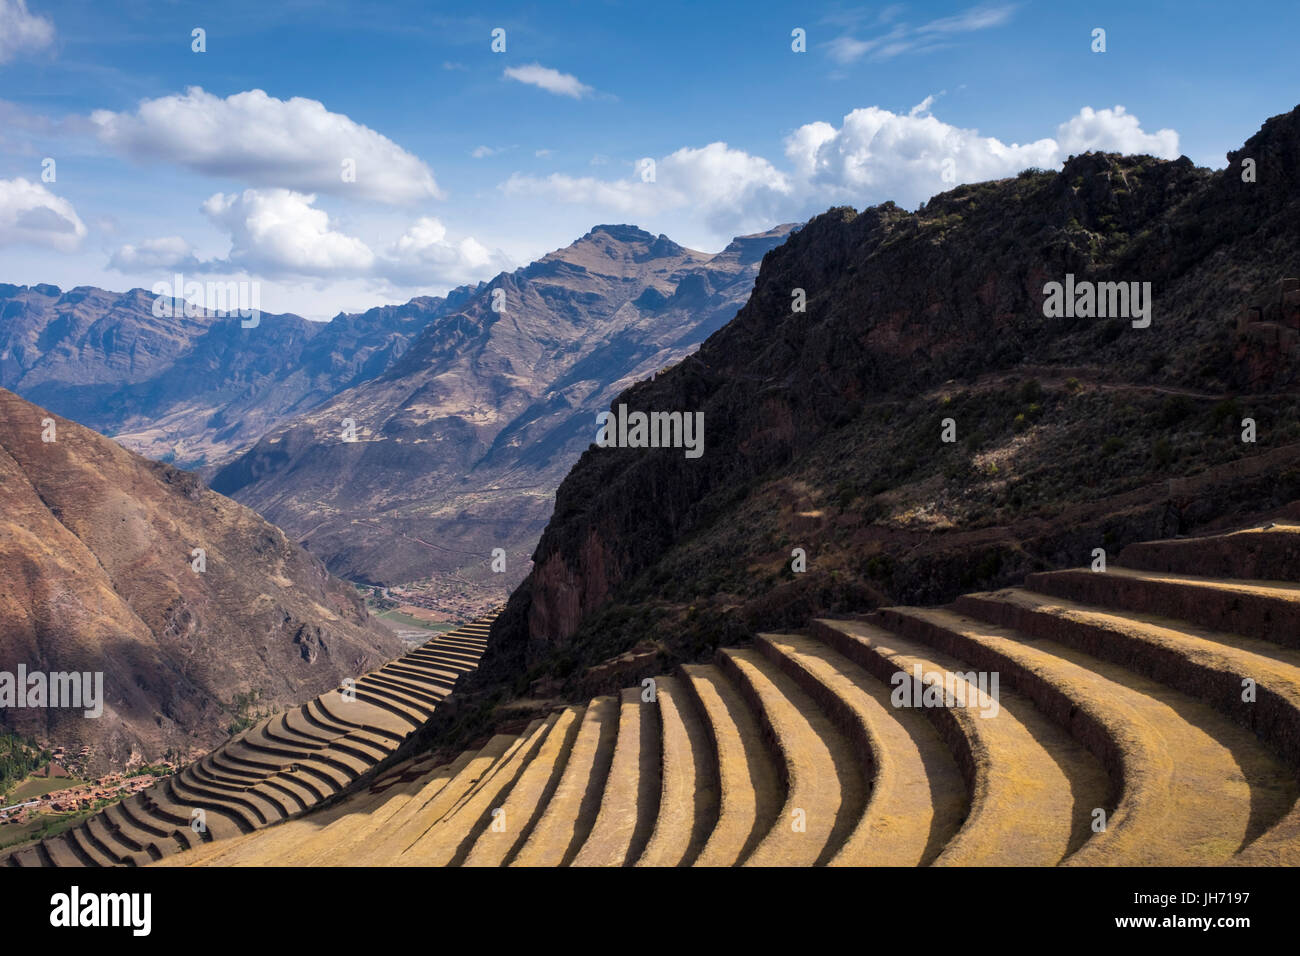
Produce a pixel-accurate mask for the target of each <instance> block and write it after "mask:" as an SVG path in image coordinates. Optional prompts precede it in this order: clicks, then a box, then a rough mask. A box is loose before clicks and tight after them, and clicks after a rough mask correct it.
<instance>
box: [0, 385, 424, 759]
mask: <svg viewBox="0 0 1300 956" xmlns="http://www.w3.org/2000/svg"><path fill="white" fill-rule="evenodd" d="M50 421H52V422H53V423H54V431H53V437H54V439H55V440H54V441H44V440H43V439H42V436H43V434H44V435H46V436H47V437H48V436H49V435H50V431H49V429H48V426H47V424H45V423H47V422H50ZM199 548H201V549H203V551H204V562H205V570H204V571H203V572H202V573H200V572H197V571H195V570H194V569H193V561H194V557H193V552H194V549H199ZM0 580H2V581H3V582H4V587H3V588H2V589H0V670H3V671H7V672H10V673H15V672H16V671H17V669H18V666H19V665H20V664H21V665H23V666H25V667H26V669H27V670H28V671H42V672H53V671H72V670H76V671H89V672H92V673H93V672H103V675H104V677H103V687H104V697H105V706H104V711H103V715H102V716H101V717H98V718H86V717H84V716H83V714H82V711H80V710H70V709H53V708H5V709H3V710H0V721H2V722H3V723H4V726H6V727H8V728H12V729H15V730H19V731H21V732H23V733H28V734H33V735H34V736H36V737H37V738H38V739H39V740H40V741H42V742H43V743H48V744H52V745H62V746H64V747H67V748H69V749H70V750H71V751H73V752H74V753H75V752H76V751H78V750H80V749H81V748H82V747H83V746H84V747H89V748H90V750H91V755H90V758H89V760H88V766H89V769H91V770H104V769H108V768H114V767H120V766H122V765H124V764H126V763H128V762H130V761H134V760H141V759H143V760H150V759H157V758H158V757H161V756H162V755H163V754H164V753H166V752H167V751H169V750H171V751H175V752H176V753H177V754H179V755H185V754H188V753H189V752H190V751H192V750H207V749H210V748H211V747H212V746H214V745H216V744H217V743H219V742H220V741H222V740H223V739H225V737H226V736H227V733H228V728H229V726H230V725H231V723H232V722H234V721H235V720H236V719H237V718H239V717H241V716H249V715H250V713H249V712H250V711H252V712H255V711H257V710H261V709H265V710H269V709H271V708H277V707H283V706H286V705H288V704H293V703H298V702H300V701H301V700H303V699H305V698H307V697H310V696H312V695H315V694H318V693H321V692H323V691H325V690H327V689H328V688H330V687H332V686H334V685H336V684H337V683H338V682H339V681H340V680H341V679H342V678H343V677H346V676H351V675H355V674H359V673H362V672H364V671H366V670H368V669H370V668H373V667H375V666H376V665H377V664H379V663H382V662H383V661H384V660H387V659H388V658H391V657H393V656H395V654H396V653H397V652H398V646H397V642H396V641H395V639H394V638H393V637H392V635H391V634H390V633H389V632H388V631H386V630H384V629H382V628H380V627H378V626H377V625H375V624H372V623H370V622H369V621H368V620H367V616H366V613H365V609H364V607H363V606H362V605H361V604H360V603H359V602H358V600H357V599H356V597H355V596H354V594H353V591H352V589H351V588H349V587H348V586H347V585H345V584H344V583H343V582H341V581H338V580H337V579H335V578H332V577H331V576H330V575H329V574H328V572H327V571H326V570H325V568H324V566H323V565H322V564H321V563H320V561H318V560H317V559H316V558H314V557H312V556H311V555H309V554H307V553H306V552H305V551H303V550H302V549H301V548H299V547H297V546H296V545H294V544H293V543H292V542H290V541H289V540H288V539H287V538H285V536H284V534H283V533H282V532H281V531H280V530H279V529H277V528H275V527H274V526H272V525H270V524H268V523H266V522H265V521H263V520H262V519H261V518H259V517H258V516H257V515H255V514H254V513H253V512H251V511H249V510H248V509H247V508H244V507H243V506H242V505H239V504H236V503H235V502H233V501H230V500H228V499H226V498H223V497H221V496H220V495H217V494H215V493H213V492H211V491H208V490H207V489H205V488H204V487H203V486H202V484H201V483H200V482H199V481H198V479H197V478H196V477H195V476H194V475H191V474H188V473H186V472H182V471H178V470H176V469H174V468H172V467H170V466H168V465H162V464H158V463H156V462H151V461H148V460H147V459H144V458H141V457H140V456H138V455H135V454H133V453H132V452H129V451H127V450H125V449H123V448H122V447H121V446H119V445H118V444H117V443H115V442H113V441H111V440H109V439H106V438H104V437H103V436H101V435H98V434H96V433H94V432H92V431H90V430H89V429H86V428H83V427H81V426H80V425H77V424H75V423H73V422H70V421H67V420H65V419H62V418H59V417H57V416H53V415H51V414H50V413H48V412H46V411H45V410H43V409H41V408H39V407H37V406H35V405H32V404H30V403H29V402H26V401H24V400H23V399H21V398H19V397H18V396H16V395H14V394H13V393H12V392H8V391H5V390H2V389H0ZM250 702H251V703H250Z"/></svg>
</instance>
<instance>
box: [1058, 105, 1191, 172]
mask: <svg viewBox="0 0 1300 956" xmlns="http://www.w3.org/2000/svg"><path fill="white" fill-rule="evenodd" d="M1056 138H1057V140H1058V141H1059V142H1060V144H1061V151H1062V152H1063V153H1064V154H1065V155H1067V156H1071V155H1074V154H1075V153H1084V152H1087V151H1088V150H1090V149H1091V150H1101V151H1104V152H1107V153H1149V154H1150V155H1152V156H1159V157H1161V158H1162V159H1177V158H1178V134H1177V133H1176V132H1174V131H1173V130H1171V129H1162V130H1159V131H1158V132H1155V133H1144V132H1142V127H1141V125H1140V124H1139V123H1138V118H1137V117H1136V116H1134V115H1133V114H1131V113H1128V112H1125V110H1124V107H1122V106H1116V107H1115V108H1114V109H1104V110H1094V109H1093V108H1092V107H1090V106H1085V107H1084V108H1083V109H1081V110H1080V111H1079V115H1078V116H1074V117H1071V118H1070V119H1068V120H1066V121H1065V122H1064V123H1062V124H1061V125H1060V126H1059V127H1057V130H1056Z"/></svg>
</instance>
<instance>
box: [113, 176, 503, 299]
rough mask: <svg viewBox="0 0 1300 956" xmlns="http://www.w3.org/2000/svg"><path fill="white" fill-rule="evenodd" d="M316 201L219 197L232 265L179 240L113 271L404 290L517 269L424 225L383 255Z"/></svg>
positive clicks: (214, 209)
mask: <svg viewBox="0 0 1300 956" xmlns="http://www.w3.org/2000/svg"><path fill="white" fill-rule="evenodd" d="M315 203H316V197H315V196H314V195H310V194H303V193H296V192H292V191H290V190H287V189H269V190H258V189H246V190H244V191H243V192H242V193H231V194H225V193H217V194H216V195H214V196H212V197H210V198H209V199H208V200H207V201H206V202H204V203H203V205H202V207H201V208H202V211H203V212H204V214H205V215H206V216H207V217H208V219H209V220H211V222H212V223H213V224H214V225H215V226H216V227H217V228H219V229H221V230H222V231H223V232H225V233H226V234H227V235H228V236H229V238H230V252H229V254H228V255H226V256H225V257H224V258H218V259H204V260H200V259H198V258H197V257H196V256H195V254H194V249H193V247H192V246H191V245H190V244H189V243H188V242H186V241H185V240H184V239H182V238H181V237H179V236H168V237H165V238H161V239H146V240H144V241H142V242H139V243H135V244H128V245H124V246H122V247H121V248H119V249H118V250H117V251H116V252H115V253H113V255H112V256H111V257H110V259H109V266H110V268H114V269H117V270H118V271H120V272H127V273H137V274H138V273H141V272H148V271H150V270H157V269H173V268H175V269H184V270H186V271H189V272H207V273H222V274H227V273H231V272H235V271H238V272H242V273H246V274H249V275H255V276H260V277H263V278H268V279H329V280H336V281H342V280H346V279H384V280H387V281H389V282H391V283H393V284H395V285H398V286H406V287H415V286H420V287H429V286H439V285H448V286H452V285H460V284H463V283H467V282H474V281H477V280H479V279H485V278H488V277H489V276H491V275H494V274H496V273H497V272H500V271H502V270H504V269H509V268H511V266H512V262H511V261H510V259H509V258H508V257H507V256H506V255H505V254H504V253H502V252H500V251H499V250H496V251H494V250H489V249H488V248H487V247H486V246H484V245H483V244H482V243H480V242H479V241H478V240H477V239H474V238H473V237H468V236H467V237H463V238H460V239H451V238H449V237H448V232H447V228H446V226H444V225H443V224H442V223H441V222H440V221H439V220H437V219H435V218H433V217H430V216H426V217H422V218H420V219H417V220H416V221H415V222H414V223H412V224H411V225H410V226H409V227H408V228H407V229H406V231H405V232H404V233H403V234H402V235H401V236H400V237H399V238H398V239H397V240H395V241H394V242H392V243H391V244H390V245H389V246H388V248H387V249H386V250H385V251H384V252H383V253H382V254H377V253H375V252H374V251H373V250H372V249H371V248H370V247H369V246H368V245H367V244H366V243H365V242H363V241H362V240H361V239H358V238H356V237H354V236H349V235H346V234H345V233H343V232H341V231H339V229H338V228H337V227H336V226H335V225H334V224H333V223H331V222H330V219H329V216H328V215H327V214H326V212H325V211H324V210H323V209H319V208H317V207H316V205H315Z"/></svg>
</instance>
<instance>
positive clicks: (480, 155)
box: [470, 146, 514, 159]
mask: <svg viewBox="0 0 1300 956" xmlns="http://www.w3.org/2000/svg"><path fill="white" fill-rule="evenodd" d="M511 149H514V147H513V146H475V147H474V149H472V150H471V151H470V156H472V157H474V158H475V159H486V158H487V157H489V156H498V155H500V154H501V153H504V152H506V151H507V150H511Z"/></svg>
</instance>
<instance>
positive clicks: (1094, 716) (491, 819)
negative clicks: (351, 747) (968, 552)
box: [165, 524, 1300, 866]
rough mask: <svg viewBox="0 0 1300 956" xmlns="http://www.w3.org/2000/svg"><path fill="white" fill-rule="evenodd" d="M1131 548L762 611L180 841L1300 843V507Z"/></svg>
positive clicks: (293, 859)
mask: <svg viewBox="0 0 1300 956" xmlns="http://www.w3.org/2000/svg"><path fill="white" fill-rule="evenodd" d="M1118 565H1119V566H1118V567H1117V566H1114V565H1112V566H1111V567H1110V568H1109V569H1108V570H1105V571H1097V572H1094V571H1091V570H1067V571H1052V572H1043V573H1037V574H1032V575H1030V576H1029V577H1028V578H1027V580H1026V581H1025V582H1024V585H1023V586H1021V587H1011V588H1005V589H1002V590H998V591H993V592H986V593H979V594H968V595H965V596H963V597H961V598H959V599H958V600H957V601H955V602H954V603H952V604H951V605H948V606H945V607H939V608H916V607H894V608H888V609H884V610H881V611H879V612H877V613H874V614H871V615H869V616H866V617H864V618H862V619H856V620H817V621H815V622H814V625H813V626H812V627H811V628H809V633H806V634H762V635H759V636H758V637H757V638H756V639H755V640H754V642H753V644H752V646H746V647H728V648H723V649H722V650H720V651H719V652H718V654H717V656H716V658H715V659H714V660H713V661H712V662H711V663H703V664H688V665H685V666H683V667H681V668H680V669H679V670H678V671H677V673H675V674H673V675H671V676H661V677H658V678H656V679H654V681H653V683H652V684H651V683H650V682H643V685H642V686H640V687H633V688H628V689H625V690H623V691H622V693H621V694H620V695H619V696H617V697H614V696H604V697H598V698H596V699H594V700H592V701H590V702H589V703H587V704H585V705H583V704H573V705H571V706H568V707H566V708H564V709H562V710H560V711H557V712H554V713H551V714H549V715H548V716H546V717H545V719H539V720H535V721H534V722H533V723H532V724H530V725H529V726H528V727H527V728H526V729H525V730H524V731H523V733H521V734H518V735H515V734H498V735H496V736H493V737H492V738H491V739H490V740H488V741H487V743H486V744H485V745H483V746H482V748H481V749H479V750H477V751H467V752H465V753H463V754H461V755H460V756H459V757H458V758H457V759H455V760H454V761H452V762H450V763H446V764H443V765H440V766H434V765H433V764H432V761H431V760H430V759H429V758H427V757H426V758H423V759H417V760H412V761H408V762H407V763H405V764H403V765H400V766H398V767H396V768H394V769H393V770H392V771H391V772H389V773H388V774H387V775H386V776H383V777H382V778H380V779H378V780H377V781H376V782H375V783H374V784H372V785H371V786H370V788H369V789H368V790H366V791H364V792H359V793H357V794H355V795H353V796H351V797H350V799H348V800H346V801H343V802H340V803H338V804H336V805H334V806H332V807H330V808H328V809H326V810H324V811H322V812H319V813H313V814H306V815H303V816H301V817H299V818H297V819H294V820H291V821H289V822H287V823H283V824H281V825H279V826H276V827H272V828H268V829H265V830H260V831H258V832H257V833H252V834H248V835H245V836H241V837H238V838H236V839H218V840H215V841H212V842H209V843H207V844H206V845H205V846H203V847H202V848H200V849H198V850H196V851H193V852H190V853H185V854H180V855H177V856H174V857H171V858H169V859H168V860H166V861H165V862H166V863H168V864H173V865H182V864H189V863H195V864H207V865H259V864H310V865H330V864H336V865H359V864H360V865H370V864H397V865H436V864H452V865H455V864H460V865H470V866H473V865H500V864H506V865H521V866H523V865H527V866H555V865H633V864H635V865H642V866H681V865H697V866H711V865H736V864H744V865H763V864H777V865H820V864H830V865H842V864H847V865H852V864H858V865H926V864H934V865H988V864H994V865H1054V864H1067V865H1157V864H1165V865H1171V864H1189V865H1197V864H1207V865H1208V864H1229V863H1232V864H1250V865H1296V864H1297V863H1300V808H1297V807H1296V798H1297V794H1300V786H1298V784H1297V766H1298V765H1300V627H1298V626H1297V625H1300V583H1297V582H1300V525H1291V524H1286V525H1282V524H1278V525H1268V526H1265V527H1262V528H1255V529H1251V530H1246V531H1240V532H1236V533H1231V534H1222V535H1217V536H1212V537H1205V538H1190V539H1175V540H1166V541H1157V542H1150V543H1145V544H1139V545H1133V546H1130V547H1129V548H1127V549H1125V550H1124V551H1123V552H1122V553H1121V555H1120V556H1119V561H1118ZM1237 574H1248V575H1250V577H1249V578H1246V577H1238V576H1236V575H1237ZM994 677H996V679H997V682H996V683H994V682H993V679H994ZM935 681H939V682H940V685H941V687H939V688H936V686H935ZM909 691H910V692H911V694H912V695H913V703H914V704H918V705H919V704H922V703H925V702H927V699H928V701H929V703H931V704H939V706H907V705H906V703H907V702H906V701H905V700H901V699H900V695H902V694H903V693H904V692H909ZM927 694H929V695H930V696H929V698H927V697H926V695H927ZM945 694H948V695H950V698H949V699H948V700H946V701H945V700H944V699H943V697H944V695H945Z"/></svg>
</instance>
